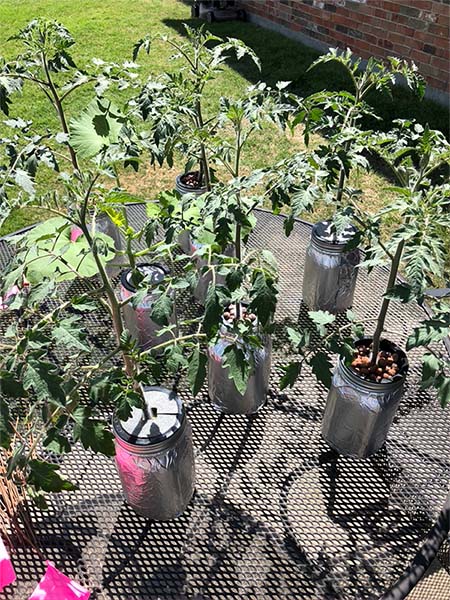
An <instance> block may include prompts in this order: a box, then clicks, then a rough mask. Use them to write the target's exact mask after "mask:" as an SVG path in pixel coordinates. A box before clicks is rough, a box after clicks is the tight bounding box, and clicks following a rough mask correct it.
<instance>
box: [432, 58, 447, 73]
mask: <svg viewBox="0 0 450 600" xmlns="http://www.w3.org/2000/svg"><path fill="white" fill-rule="evenodd" d="M431 64H432V65H433V67H437V68H438V69H441V70H442V71H444V72H447V73H448V72H449V71H450V63H449V61H448V60H446V59H445V58H440V57H439V56H431Z"/></svg>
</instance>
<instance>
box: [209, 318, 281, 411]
mask: <svg viewBox="0 0 450 600" xmlns="http://www.w3.org/2000/svg"><path fill="white" fill-rule="evenodd" d="M233 339H234V336H233V337H232V336H231V334H230V327H229V325H227V324H226V323H225V322H224V324H223V325H222V326H221V331H220V337H219V339H218V341H217V343H216V344H215V345H214V346H211V347H210V348H209V349H208V393H209V398H210V400H211V402H212V405H213V407H214V408H215V409H216V410H218V411H220V412H222V413H225V414H232V415H252V414H254V413H257V412H258V411H259V410H260V409H261V408H262V407H263V406H264V404H265V403H266V398H267V392H268V390H269V378H270V369H271V363H272V339H271V337H270V336H269V335H264V336H263V337H262V341H263V346H262V347H261V348H256V349H254V350H253V349H252V350H247V354H248V359H249V360H250V352H252V353H253V356H254V369H253V372H252V374H251V375H250V378H249V381H248V383H247V389H246V390H245V393H244V394H241V393H240V392H239V390H238V389H237V388H236V386H235V384H234V381H233V380H232V379H230V378H229V369H228V367H225V366H224V353H225V350H226V348H227V347H228V346H229V345H230V344H231V343H233Z"/></svg>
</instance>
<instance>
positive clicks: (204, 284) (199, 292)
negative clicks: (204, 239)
mask: <svg viewBox="0 0 450 600" xmlns="http://www.w3.org/2000/svg"><path fill="white" fill-rule="evenodd" d="M191 243H192V254H193V253H194V252H197V250H199V249H200V248H201V247H202V244H200V243H199V242H196V241H192V242H191ZM234 254H235V252H234V246H233V245H232V244H230V245H228V246H227V247H226V249H225V252H224V255H225V256H228V257H230V258H231V257H233V256H234ZM195 262H196V265H197V269H198V270H199V271H200V270H201V269H202V268H203V267H206V266H207V265H208V261H207V260H206V259H205V258H202V257H201V256H196V257H195ZM211 281H212V273H211V271H208V272H207V273H201V274H200V276H199V279H198V283H197V285H196V287H195V290H194V298H195V299H196V300H197V302H199V303H200V304H202V305H204V304H205V300H206V294H207V292H208V287H209V284H210V283H211ZM224 283H225V277H224V276H223V275H218V274H217V275H216V285H223V284H224Z"/></svg>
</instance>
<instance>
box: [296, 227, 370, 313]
mask: <svg viewBox="0 0 450 600" xmlns="http://www.w3.org/2000/svg"><path fill="white" fill-rule="evenodd" d="M355 233H356V229H355V228H354V227H352V226H349V227H348V228H347V229H345V230H344V231H343V232H342V233H341V234H339V235H338V236H334V235H333V234H332V232H331V229H330V223H329V222H328V221H322V222H320V223H316V225H314V227H313V229H312V233H311V241H310V243H309V246H308V248H307V250H306V257H305V267H304V275H303V292H302V297H303V301H304V302H305V304H306V305H307V306H308V308H309V309H310V310H326V311H328V312H330V313H332V314H336V313H339V312H344V311H346V310H347V309H349V308H350V307H351V306H352V304H353V296H354V293H355V287H356V278H357V274H358V269H357V266H358V264H359V262H360V252H359V250H358V249H354V250H350V251H349V252H345V251H344V248H345V246H346V244H347V243H348V241H349V239H350V238H351V237H352V236H353V235H354V234H355Z"/></svg>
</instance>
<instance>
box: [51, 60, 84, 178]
mask: <svg viewBox="0 0 450 600" xmlns="http://www.w3.org/2000/svg"><path fill="white" fill-rule="evenodd" d="M42 66H43V67H44V71H45V76H46V78H47V82H48V86H49V88H50V92H51V94H52V96H53V105H54V107H55V109H56V112H57V113H58V117H59V120H60V123H61V127H62V130H63V132H64V133H65V134H67V135H68V134H69V128H68V126H67V121H66V116H65V114H64V109H63V105H62V102H61V98H60V97H59V94H58V92H57V90H56V88H55V85H54V83H53V80H52V78H51V75H50V71H49V68H48V64H47V58H46V56H45V54H44V53H42ZM67 146H68V148H69V153H70V158H71V161H72V165H73V168H74V169H75V171H79V170H80V168H79V166H78V160H77V155H76V153H75V150H74V149H73V148H72V146H71V145H70V144H68V145H67Z"/></svg>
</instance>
